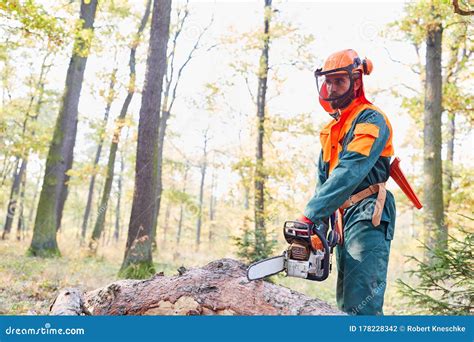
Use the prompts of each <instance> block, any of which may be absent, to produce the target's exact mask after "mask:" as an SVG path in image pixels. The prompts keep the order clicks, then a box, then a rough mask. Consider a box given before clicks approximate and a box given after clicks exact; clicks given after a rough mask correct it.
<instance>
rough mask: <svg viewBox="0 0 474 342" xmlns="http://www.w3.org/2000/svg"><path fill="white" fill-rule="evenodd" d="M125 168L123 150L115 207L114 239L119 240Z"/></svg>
mask: <svg viewBox="0 0 474 342" xmlns="http://www.w3.org/2000/svg"><path fill="white" fill-rule="evenodd" d="M123 170H124V161H123V151H122V152H120V173H119V174H118V179H117V205H116V207H115V230H114V239H115V241H118V239H119V237H120V221H121V220H120V215H121V208H120V207H121V202H122V177H123Z"/></svg>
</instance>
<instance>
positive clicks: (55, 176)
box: [29, 0, 97, 256]
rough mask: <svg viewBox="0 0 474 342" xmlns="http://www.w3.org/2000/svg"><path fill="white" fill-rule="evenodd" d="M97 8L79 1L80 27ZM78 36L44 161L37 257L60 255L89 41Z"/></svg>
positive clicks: (89, 24) (88, 25)
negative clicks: (60, 231)
mask: <svg viewBox="0 0 474 342" xmlns="http://www.w3.org/2000/svg"><path fill="white" fill-rule="evenodd" d="M96 9H97V0H90V1H85V0H82V2H81V14H80V19H81V20H82V29H83V30H88V31H91V30H93V24H94V19H95V13H96ZM80 37H82V35H79V36H78V38H76V40H75V42H74V48H73V54H72V58H71V61H70V63H69V67H68V71H67V76H66V87H65V91H64V96H63V100H62V105H61V109H60V111H59V116H58V119H57V121H56V127H55V131H54V135H53V140H52V142H51V146H50V148H49V152H48V158H47V160H46V168H45V174H44V179H43V187H42V189H41V194H40V200H39V203H38V209H37V212H36V219H35V226H34V231H33V239H32V241H31V245H30V248H29V254H31V255H36V256H55V255H59V254H60V253H59V248H58V244H57V241H56V231H57V228H58V227H59V226H60V222H61V216H62V209H63V208H64V203H65V200H66V197H67V182H68V179H69V176H67V175H66V172H67V170H69V169H70V168H71V166H72V161H73V150H74V144H75V140H76V131H77V113H78V105H79V97H80V94H81V88H82V81H83V79H84V70H85V67H86V62H87V53H88V50H89V43H88V42H86V41H84V39H83V38H80Z"/></svg>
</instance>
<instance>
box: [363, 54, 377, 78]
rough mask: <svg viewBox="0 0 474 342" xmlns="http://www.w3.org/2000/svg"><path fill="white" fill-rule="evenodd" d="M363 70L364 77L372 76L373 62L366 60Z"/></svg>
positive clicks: (364, 60)
mask: <svg viewBox="0 0 474 342" xmlns="http://www.w3.org/2000/svg"><path fill="white" fill-rule="evenodd" d="M362 68H363V70H364V75H370V74H371V73H372V70H373V68H374V65H373V64H372V61H371V60H370V59H368V58H364V59H363V60H362Z"/></svg>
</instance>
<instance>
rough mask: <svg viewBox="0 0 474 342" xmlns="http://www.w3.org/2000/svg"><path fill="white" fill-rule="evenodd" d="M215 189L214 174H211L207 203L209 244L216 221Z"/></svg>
mask: <svg viewBox="0 0 474 342" xmlns="http://www.w3.org/2000/svg"><path fill="white" fill-rule="evenodd" d="M215 187H216V172H215V171H214V172H213V173H212V177H211V199H210V201H209V243H211V241H212V236H213V233H214V224H215V222H214V220H215V219H216V197H215V193H214V192H215Z"/></svg>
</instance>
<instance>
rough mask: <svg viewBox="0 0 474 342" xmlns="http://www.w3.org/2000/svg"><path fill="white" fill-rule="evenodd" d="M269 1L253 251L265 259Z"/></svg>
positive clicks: (261, 73)
mask: <svg viewBox="0 0 474 342" xmlns="http://www.w3.org/2000/svg"><path fill="white" fill-rule="evenodd" d="M271 5H272V1H271V0H265V12H264V13H265V14H264V35H263V48H262V55H261V56H260V64H259V66H260V68H259V73H258V93H257V153H256V163H255V164H256V165H255V250H256V252H257V254H258V256H261V257H266V256H267V254H268V251H267V236H266V235H267V234H266V229H265V178H266V175H265V171H264V155H263V139H264V134H265V104H266V94H267V77H268V51H269V44H270V16H271Z"/></svg>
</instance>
